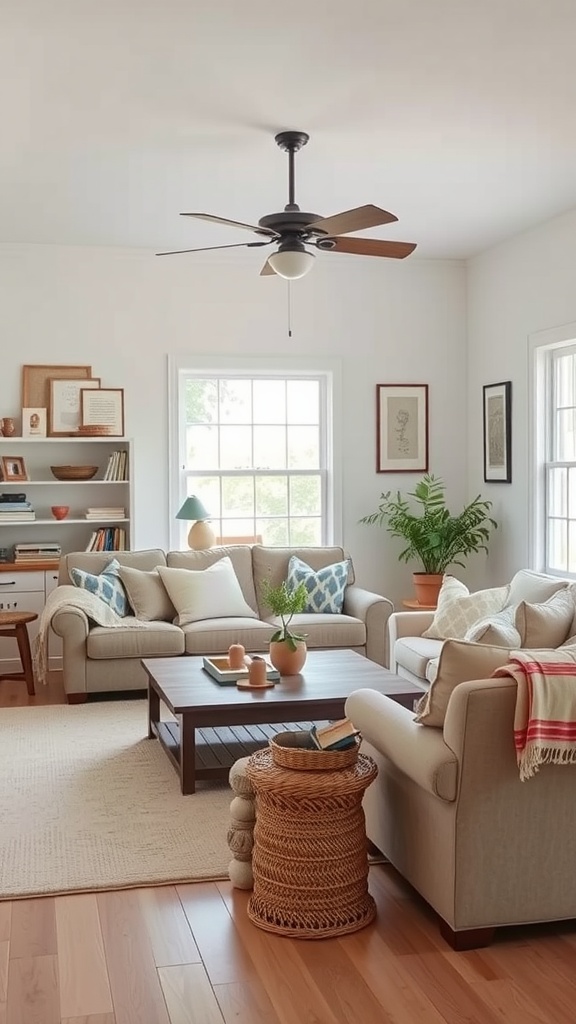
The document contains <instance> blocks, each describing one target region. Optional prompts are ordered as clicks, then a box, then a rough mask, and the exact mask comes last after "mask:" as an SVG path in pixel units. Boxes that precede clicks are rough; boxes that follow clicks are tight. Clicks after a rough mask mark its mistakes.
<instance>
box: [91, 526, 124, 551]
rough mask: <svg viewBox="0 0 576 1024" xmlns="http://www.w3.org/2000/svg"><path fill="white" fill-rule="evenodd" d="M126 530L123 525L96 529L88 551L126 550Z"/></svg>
mask: <svg viewBox="0 0 576 1024" xmlns="http://www.w3.org/2000/svg"><path fill="white" fill-rule="evenodd" d="M125 550H126V531H125V530H124V529H123V528H122V527H121V526H114V527H110V526H103V527H102V528H101V529H100V530H94V531H93V533H92V536H91V537H90V540H89V541H88V544H87V546H86V551H125Z"/></svg>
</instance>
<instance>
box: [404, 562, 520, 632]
mask: <svg viewBox="0 0 576 1024" xmlns="http://www.w3.org/2000/svg"><path fill="white" fill-rule="evenodd" d="M508 590H509V587H493V588H492V589H490V590H477V591H476V593H475V594H471V593H470V591H469V590H468V587H467V586H466V585H465V584H464V583H461V582H460V580H457V579H456V577H455V576H448V575H446V576H444V580H443V583H442V586H441V588H440V593H439V595H438V607H437V609H436V611H435V613H434V619H433V621H432V623H431V625H430V626H429V627H428V629H427V630H426V631H425V632H424V633H423V634H422V636H424V637H426V638H427V639H428V640H448V639H450V640H463V639H464V637H465V636H466V633H467V632H468V630H469V629H470V627H471V626H473V625H474V623H476V622H478V620H479V619H483V618H484V617H485V616H486V615H490V614H492V613H493V612H499V611H500V610H501V609H502V608H503V607H504V605H505V604H506V600H507V597H508Z"/></svg>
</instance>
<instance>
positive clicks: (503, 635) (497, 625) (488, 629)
mask: <svg viewBox="0 0 576 1024" xmlns="http://www.w3.org/2000/svg"><path fill="white" fill-rule="evenodd" d="M464 639H465V640H468V641H469V642H470V643H476V644H491V645H492V646H496V647H507V648H508V649H509V650H511V649H512V648H516V647H521V646H522V635H521V633H520V631H519V630H518V629H517V628H516V609H515V608H513V607H512V606H510V607H509V608H503V609H502V611H501V612H498V613H497V614H496V615H487V616H486V618H484V619H480V621H479V622H476V623H475V625H474V626H471V627H470V629H469V630H468V632H467V633H466V636H465V637H464Z"/></svg>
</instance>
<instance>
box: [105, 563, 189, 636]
mask: <svg viewBox="0 0 576 1024" xmlns="http://www.w3.org/2000/svg"><path fill="white" fill-rule="evenodd" d="M118 575H119V576H120V579H121V580H122V583H123V584H124V589H125V591H126V593H127V594H128V600H129V601H130V604H131V605H132V608H133V611H134V615H135V616H136V618H137V619H142V621H143V622H171V621H172V619H173V618H174V616H175V615H176V609H175V607H174V605H173V604H172V601H171V600H170V598H169V596H168V592H167V590H166V587H165V586H164V584H163V582H162V579H161V577H160V574H159V573H158V570H157V569H154V570H152V572H144V571H143V570H142V569H133V568H132V567H131V566H128V565H121V566H120V568H119V569H118Z"/></svg>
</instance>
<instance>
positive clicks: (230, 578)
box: [158, 555, 258, 626]
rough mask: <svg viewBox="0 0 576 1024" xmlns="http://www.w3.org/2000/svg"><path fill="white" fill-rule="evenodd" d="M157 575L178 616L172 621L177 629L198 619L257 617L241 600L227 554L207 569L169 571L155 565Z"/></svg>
mask: <svg viewBox="0 0 576 1024" xmlns="http://www.w3.org/2000/svg"><path fill="white" fill-rule="evenodd" d="M158 572H159V573H160V576H161V577H162V581H163V583H164V586H165V587H166V590H167V591H168V593H169V595H170V598H171V600H172V603H173V605H174V607H175V608H176V611H177V613H178V614H177V616H176V618H175V620H174V621H175V623H176V625H177V626H185V625H186V624H187V623H189V622H198V621H200V619H223V618H245V619H257V618H258V616H257V615H256V612H255V611H254V609H253V608H251V607H250V605H249V604H247V603H246V601H245V600H244V594H243V593H242V588H241V586H240V584H239V582H238V577H237V576H236V573H235V572H234V566H233V565H232V562H231V561H230V559H229V557H228V556H227V555H226V556H225V557H224V558H220V559H219V560H218V561H217V562H214V564H213V565H209V566H208V568H207V569H200V570H195V569H170V568H168V567H167V566H164V565H159V566H158Z"/></svg>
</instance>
